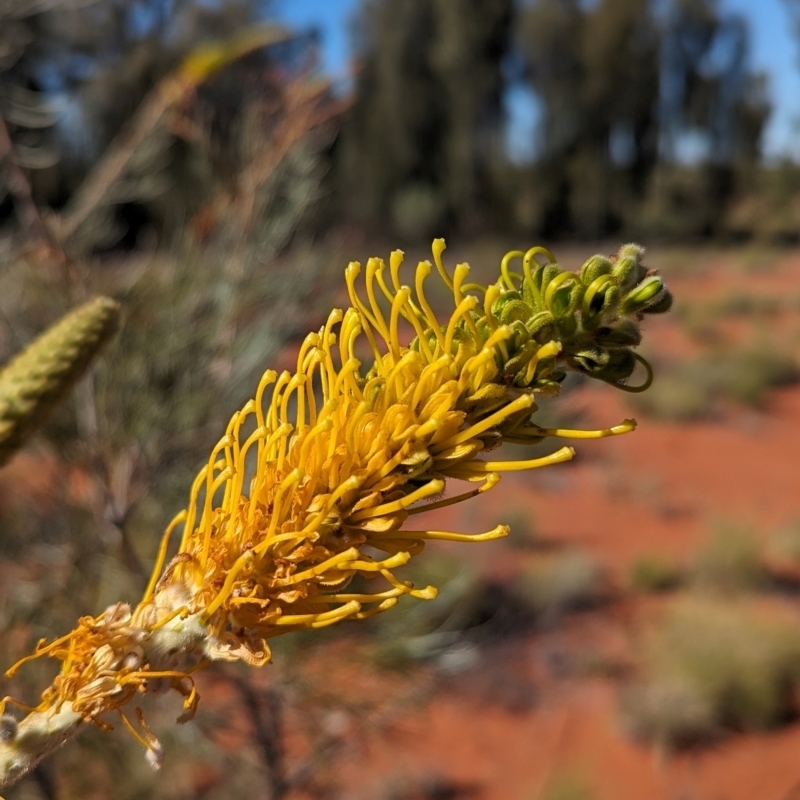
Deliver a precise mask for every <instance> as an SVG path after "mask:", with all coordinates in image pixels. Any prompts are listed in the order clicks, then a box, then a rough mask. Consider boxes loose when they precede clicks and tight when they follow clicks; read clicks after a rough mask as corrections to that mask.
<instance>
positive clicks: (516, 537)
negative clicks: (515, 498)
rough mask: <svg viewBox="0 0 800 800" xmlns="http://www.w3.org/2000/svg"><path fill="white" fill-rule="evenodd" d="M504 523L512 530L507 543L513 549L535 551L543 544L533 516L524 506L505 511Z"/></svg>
mask: <svg viewBox="0 0 800 800" xmlns="http://www.w3.org/2000/svg"><path fill="white" fill-rule="evenodd" d="M503 522H504V523H505V524H506V525H508V527H509V528H511V533H510V535H509V537H508V539H507V542H508V543H509V544H510V545H512V546H513V547H519V548H522V549H534V548H536V547H537V546H540V545H541V544H542V541H541V537H540V535H539V531H538V530H537V527H536V521H535V520H534V517H533V514H532V513H531V511H529V510H528V509H527V508H525V507H524V506H521V505H519V506H512V507H511V508H509V509H508V511H504V512H503Z"/></svg>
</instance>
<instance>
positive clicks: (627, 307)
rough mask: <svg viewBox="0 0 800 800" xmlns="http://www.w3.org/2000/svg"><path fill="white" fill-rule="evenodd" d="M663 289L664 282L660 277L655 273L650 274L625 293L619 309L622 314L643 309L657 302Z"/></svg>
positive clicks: (633, 312)
mask: <svg viewBox="0 0 800 800" xmlns="http://www.w3.org/2000/svg"><path fill="white" fill-rule="evenodd" d="M664 291H665V289H664V283H663V281H662V280H661V278H659V277H658V276H657V275H651V276H650V277H649V278H645V279H644V280H643V281H642V282H641V283H640V284H639V285H638V286H637V287H636V288H635V289H633V290H632V291H631V292H629V293H628V294H627V295H625V297H624V298H623V300H622V304H621V306H620V311H621V312H622V313H623V314H635V313H637V312H640V311H644V310H645V309H646V308H647V307H648V306H651V305H656V304H657V303H659V302H660V301H661V299H662V293H663V292H664Z"/></svg>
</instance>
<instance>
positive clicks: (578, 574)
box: [519, 551, 606, 616]
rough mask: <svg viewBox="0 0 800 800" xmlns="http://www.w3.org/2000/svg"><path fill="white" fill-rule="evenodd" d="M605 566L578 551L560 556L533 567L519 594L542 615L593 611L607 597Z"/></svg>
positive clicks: (526, 576) (524, 578)
mask: <svg viewBox="0 0 800 800" xmlns="http://www.w3.org/2000/svg"><path fill="white" fill-rule="evenodd" d="M603 573H604V571H603V567H602V565H601V564H600V563H599V562H598V561H596V560H595V559H594V558H592V557H591V556H589V555H587V554H586V553H581V552H579V551H572V552H566V553H563V554H560V555H559V556H557V557H555V558H553V559H548V560H547V561H544V562H542V563H540V564H537V565H536V566H534V567H533V568H532V569H531V570H530V571H529V572H528V573H527V574H526V575H525V576H524V577H523V578H522V579H521V580H520V583H519V593H520V595H521V596H522V597H523V598H524V600H525V601H526V602H528V603H529V604H530V605H531V607H532V608H533V609H534V610H535V611H536V612H537V613H540V614H546V615H553V616H558V615H559V614H563V613H566V612H569V611H577V610H580V609H584V608H591V607H592V606H595V605H597V604H598V603H600V602H601V601H602V600H603V599H604V597H605V594H606V585H605V580H604V574H603Z"/></svg>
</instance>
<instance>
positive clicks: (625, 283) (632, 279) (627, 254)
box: [611, 244, 645, 294]
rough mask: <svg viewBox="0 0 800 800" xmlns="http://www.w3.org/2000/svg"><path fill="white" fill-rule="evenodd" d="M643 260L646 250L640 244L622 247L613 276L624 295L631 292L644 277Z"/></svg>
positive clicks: (613, 269)
mask: <svg viewBox="0 0 800 800" xmlns="http://www.w3.org/2000/svg"><path fill="white" fill-rule="evenodd" d="M643 259H644V248H643V247H641V246H639V245H638V244H624V245H622V247H620V249H619V254H618V256H617V262H616V263H615V264H614V266H613V267H612V270H611V274H612V275H613V276H614V278H615V279H616V281H617V285H618V286H619V288H620V291H622V293H623V294H624V293H625V292H628V291H630V290H631V289H632V288H633V287H634V286H636V284H637V283H638V282H639V281H640V280H641V279H642V278H643V277H644V275H645V268H644V265H643V263H642V261H643Z"/></svg>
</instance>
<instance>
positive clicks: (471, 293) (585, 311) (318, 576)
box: [0, 239, 670, 785]
mask: <svg viewBox="0 0 800 800" xmlns="http://www.w3.org/2000/svg"><path fill="white" fill-rule="evenodd" d="M443 250H444V241H443V240H441V239H437V240H435V241H434V244H433V257H434V258H433V263H430V262H427V261H424V262H422V263H420V264H419V265H418V267H417V269H416V272H415V274H414V285H413V287H412V286H407V285H404V284H403V283H401V264H402V260H403V254H402V253H401V252H400V251H395V252H394V253H392V255H391V257H390V259H389V264H388V266H387V265H386V264H385V263H384V262H383V261H382V260H381V259H370V260H369V261H368V262H367V265H366V269H365V270H364V272H365V275H364V279H363V280H362V269H361V266H360V265H359V264H358V263H355V262H354V263H351V264H350V265H349V267H348V268H347V270H346V273H345V276H346V281H347V288H348V291H349V295H350V307H349V308H347V309H346V310H345V311H341V310H334V311H333V312H332V313H331V315H330V316H329V318H328V321H327V323H326V324H325V325H324V327H322V328H321V329H320V331H319V332H318V333H312V334H310V335H309V336H308V337H306V339H305V341H304V342H303V344H302V346H301V347H300V351H299V354H298V357H297V368H296V370H295V372H294V373H289V372H284V373H283V374H281V375H277V374H276V373H275V372H272V371H268V372H266V373H265V374H264V376H263V378H262V379H261V382H260V383H259V385H258V389H257V391H256V393H255V397H254V398H253V399H252V400H250V401H248V402H247V403H246V404H245V406H244V407H243V408H242V409H241V410H240V411H237V412H236V413H235V414H234V415H233V417H232V419H231V421H230V423H229V424H228V428H227V430H226V432H225V435H224V436H223V437H222V439H220V441H219V442H218V444H217V445H216V447H215V448H214V449H213V451H212V453H211V457H210V458H209V460H208V463H207V464H206V465H205V466H204V467H203V469H202V470H201V471H200V473H199V474H198V476H197V478H196V479H195V481H194V483H193V485H192V488H191V493H190V498H189V503H188V506H187V508H186V510H184V511H182V512H181V513H180V514H178V515H177V516H176V517H175V519H174V520H173V521H172V522H171V524H170V525H169V526H168V528H167V530H166V532H165V534H164V537H163V539H162V543H161V547H160V550H159V553H158V557H157V559H156V564H155V568H154V571H153V577H152V579H151V580H150V584H149V586H148V587H147V590H146V592H145V594H144V597H143V599H142V601H141V603H139V605H138V606H137V607H136V608H134V609H131V608H130V607H128V606H127V605H125V604H121V603H120V604H117V605H116V606H113V607H111V608H109V609H107V610H106V611H105V612H104V613H103V614H101V615H100V616H99V617H96V618H92V617H84V618H83V619H81V620H80V622H79V624H78V627H77V628H76V629H75V630H74V631H72V632H71V633H69V634H67V635H66V636H63V637H61V638H60V639H57V640H55V641H54V642H50V643H46V642H44V641H43V642H40V644H39V646H38V647H37V649H36V652H35V653H34V654H33V655H32V656H29V657H28V658H26V659H23V660H22V661H20V662H19V663H17V664H16V665H14V666H13V667H12V668H11V669H10V670H9V671H8V673H7V674H8V675H13V673H14V672H15V671H16V670H17V669H18V668H19V667H20V666H21V665H22V664H23V663H24V662H25V661H27V660H28V659H30V658H37V657H40V656H45V655H46V656H49V657H51V658H55V659H57V660H58V661H59V662H60V663H61V669H60V672H59V675H58V676H57V677H56V679H55V680H54V681H53V683H52V685H51V686H50V687H49V688H48V689H47V690H46V691H45V692H44V694H43V695H42V701H41V703H40V704H39V705H38V706H37V707H36V708H35V709H30V711H31V713H30V714H29V716H28V717H27V718H25V719H24V720H22V721H21V722H20V723H19V725H18V726H14V735H13V736H9V737H7V738H8V741H5V742H0V785H2V782H3V781H6V782H10V781H13V780H15V779H16V778H17V777H19V776H20V775H21V774H23V773H24V772H25V771H26V770H28V769H30V768H31V767H32V766H33V765H34V764H35V763H36V761H37V760H38V759H39V758H40V757H41V756H42V755H45V754H46V753H47V752H49V750H51V749H53V748H54V747H55V746H57V745H58V744H60V742H61V741H62V740H64V739H66V738H68V737H69V736H70V735H72V733H74V732H75V730H77V728H78V726H79V725H80V724H81V723H82V722H93V723H95V724H97V725H99V726H101V727H108V726H110V724H111V722H112V721H113V719H114V714H116V715H119V717H120V718H121V720H122V721H123V723H124V724H125V726H126V727H128V728H129V729H130V730H131V731H132V732H133V733H134V735H135V736H136V737H137V738H139V739H140V740H141V741H142V743H143V744H144V745H145V746H146V747H147V748H148V751H149V754H150V755H151V757H152V758H153V760H154V761H155V762H157V760H158V758H159V757H160V746H159V745H158V742H157V740H156V738H155V737H154V736H153V734H152V733H151V732H150V731H149V730H148V728H147V726H146V724H145V722H144V719H143V717H142V714H141V711H140V710H139V709H136V716H137V721H136V722H135V723H134V722H133V721H132V720H131V719H130V717H129V715H128V714H127V713H126V711H125V707H126V706H127V705H128V704H129V703H130V702H131V701H132V700H133V699H134V698H135V697H136V696H137V695H139V694H141V693H144V692H146V691H147V690H148V689H150V688H152V687H153V685H154V684H156V683H164V682H165V681H166V682H167V683H168V684H169V685H170V686H172V687H173V688H174V689H176V690H177V691H178V692H180V693H181V694H182V695H183V696H184V698H185V702H184V705H185V709H186V710H185V713H184V714H183V715H182V717H181V719H180V720H179V721H184V720H186V719H189V718H190V717H191V716H192V715H193V714H194V711H195V708H196V705H197V692H196V690H195V686H194V681H193V678H192V673H193V671H194V670H196V669H197V668H198V667H200V666H202V665H203V664H205V663H207V662H208V661H209V660H216V659H223V660H242V661H245V662H247V663H248V664H251V665H256V666H260V665H263V664H266V663H267V662H268V661H269V660H270V648H269V640H270V639H271V638H273V637H275V636H278V635H280V634H283V633H288V632H290V631H296V630H303V629H310V628H321V627H325V626H328V625H333V624H335V623H337V622H340V621H342V620H345V619H364V618H366V617H370V616H372V615H374V614H378V613H380V612H383V611H386V610H387V609H389V608H391V607H392V606H393V605H395V604H396V603H397V602H398V600H399V598H401V597H402V596H404V595H412V596H413V597H417V598H421V599H431V598H433V597H435V596H436V589H435V588H434V587H432V586H427V587H421V588H419V587H415V586H413V585H412V583H410V582H408V581H405V580H403V579H402V577H400V576H399V575H397V574H396V572H395V571H396V570H397V569H398V568H400V567H402V566H403V565H404V564H406V563H407V562H408V561H409V559H411V558H412V557H414V556H415V555H417V554H418V553H419V552H420V551H421V550H422V549H423V548H424V546H425V543H426V542H427V541H429V540H449V541H459V542H478V541H487V540H491V539H496V538H499V537H503V536H505V535H506V534H507V533H508V528H507V527H506V526H505V525H498V526H497V527H496V528H493V529H492V530H490V531H486V532H485V533H481V534H475V535H472V534H464V533H459V532H450V531H441V530H429V529H426V528H425V526H424V525H418V524H415V519H416V517H417V515H418V514H419V513H420V512H424V511H428V510H431V509H434V508H441V507H443V506H447V505H450V504H453V503H458V502H461V501H463V500H466V499H468V498H471V497H474V496H475V495H478V494H480V493H482V492H485V491H487V490H489V489H491V488H492V487H493V486H495V485H496V484H497V482H498V481H499V480H500V477H501V475H502V473H504V472H508V471H517V470H526V469H533V468H538V467H543V466H547V465H549V464H556V463H558V462H561V461H567V460H569V459H570V458H572V456H573V452H574V451H573V450H572V448H569V447H562V448H560V449H557V450H555V451H554V452H553V453H551V454H550V455H547V456H544V457H540V458H532V459H528V460H521V461H503V460H495V459H492V458H491V457H484V456H486V453H487V452H488V451H490V450H494V449H495V448H496V447H497V446H498V445H499V444H501V443H502V442H515V443H529V444H535V443H538V442H541V441H542V440H543V439H544V438H546V437H565V438H599V437H604V436H610V435H614V434H618V433H626V432H628V431H631V430H632V429H633V427H634V423H633V421H631V420H625V421H624V422H622V423H621V424H620V425H617V426H616V427H612V428H608V429H605V430H597V431H574V430H561V429H547V428H542V427H539V426H537V425H536V424H535V423H534V422H533V421H532V419H531V417H532V415H533V413H534V412H535V411H536V399H535V398H536V395H537V394H542V393H544V394H554V393H556V392H557V391H558V389H559V386H560V381H561V380H562V379H563V378H564V375H565V371H566V370H567V369H573V370H577V371H579V372H583V373H585V374H588V375H591V376H594V377H598V378H600V379H602V380H605V381H607V382H609V383H612V384H614V385H616V386H619V387H620V388H625V389H628V390H638V389H640V388H642V387H629V386H627V384H626V381H627V380H628V379H629V378H630V377H631V375H632V373H633V371H634V368H635V366H636V364H637V362H638V361H642V359H641V358H640V357H639V356H637V355H635V354H634V352H633V350H632V349H631V348H632V347H633V346H635V345H636V344H638V342H639V338H640V337H639V329H638V322H639V321H640V320H641V319H642V315H643V314H645V313H648V312H660V311H665V310H666V309H667V308H668V307H669V304H670V296H669V294H668V293H667V291H666V289H665V288H664V286H663V284H662V283H661V281H660V279H659V278H657V277H656V276H655V275H651V274H649V273H648V272H647V271H646V270H645V268H644V267H643V265H642V254H643V251H642V250H641V248H638V247H636V246H635V245H626V246H625V247H623V248H622V249H621V251H620V254H619V256H618V257H614V258H612V259H605V258H602V257H600V256H596V257H594V258H593V259H590V260H589V261H588V262H587V263H586V264H585V265H584V266H583V268H582V269H581V271H580V272H579V273H572V272H566V271H564V270H562V269H561V268H560V267H559V266H558V265H557V264H555V263H554V259H553V257H552V255H551V254H550V253H549V251H547V250H544V249H543V248H533V249H531V250H529V251H528V252H527V253H523V252H521V251H514V252H512V253H509V254H508V255H507V256H506V257H505V258H504V259H503V262H502V265H501V274H500V279H499V280H498V282H497V284H495V285H491V286H488V287H483V286H480V285H478V284H475V283H469V282H468V275H469V267H468V266H467V265H466V264H459V265H458V266H457V267H456V268H455V270H454V272H453V274H452V275H451V274H449V272H448V271H447V270H446V268H445V267H444V265H443V263H442V251H443ZM517 261H518V262H519V268H518V269H517V268H515V265H516V262H517ZM540 261H541V262H542V263H540ZM434 271H435V272H437V273H438V276H439V280H441V281H442V282H443V284H444V286H445V287H446V288H447V289H448V290H449V292H450V294H451V296H452V304H453V309H452V311H451V312H450V314H449V316H447V317H445V318H443V319H439V318H437V316H436V315H435V314H434V311H433V309H432V308H431V305H430V302H429V300H428V296H427V294H426V280H427V278H428V276H429V275H430V273H431V272H434ZM409 339H410V341H409ZM404 342H407V343H404ZM365 361H366V363H367V364H370V365H371V366H369V368H368V369H365V368H364V366H363V364H364V362H365ZM645 366H646V365H645ZM646 372H647V375H648V378H647V380H646V382H645V383H646V384H648V383H649V380H650V378H651V377H652V374H651V372H650V369H649V366H646ZM643 386H644V385H643ZM448 479H456V480H459V481H463V482H466V486H464V487H463V488H464V489H466V491H461V492H458V493H455V494H453V495H447V496H446V495H445V494H444V492H445V487H446V484H447V481H448ZM179 532H180V543H179V545H178V547H177V554H176V555H174V556H173V557H172V558H171V559H169V560H168V553H169V551H170V549H171V547H172V548H174V544H173V542H172V538H173V536H176V537H177V535H178V533H179ZM373 579H377V580H375V581H373ZM375 584H378V585H375ZM373 587H374V588H373ZM112 712H113V713H112Z"/></svg>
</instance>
